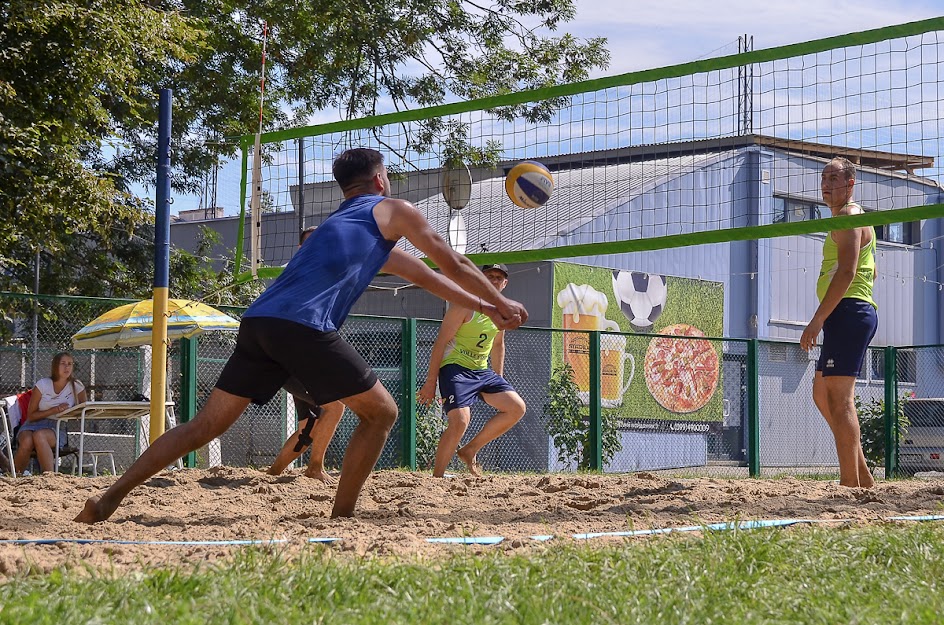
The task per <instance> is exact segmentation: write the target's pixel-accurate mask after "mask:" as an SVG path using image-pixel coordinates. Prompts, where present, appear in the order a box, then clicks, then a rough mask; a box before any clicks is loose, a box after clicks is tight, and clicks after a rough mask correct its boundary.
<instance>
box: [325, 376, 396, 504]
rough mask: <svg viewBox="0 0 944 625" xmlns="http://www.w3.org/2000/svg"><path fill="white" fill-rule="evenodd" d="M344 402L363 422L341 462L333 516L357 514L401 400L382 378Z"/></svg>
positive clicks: (352, 437)
mask: <svg viewBox="0 0 944 625" xmlns="http://www.w3.org/2000/svg"><path fill="white" fill-rule="evenodd" d="M341 402H342V403H343V404H344V405H346V406H347V407H348V408H350V409H351V411H352V412H354V414H355V415H357V418H358V420H359V423H358V424H357V427H356V428H354V433H353V434H352V435H351V440H350V441H349V442H348V445H347V451H346V452H345V453H344V460H343V462H342V463H341V477H340V479H339V480H338V492H337V495H335V498H334V509H333V510H332V511H331V516H332V518H333V517H347V516H352V515H353V514H354V507H355V505H356V504H357V498H358V497H359V496H360V494H361V488H363V486H364V482H365V481H367V477H368V476H369V475H370V472H371V471H373V469H374V465H376V464H377V460H378V459H380V452H382V451H383V446H384V443H386V442H387V436H389V435H390V430H391V429H392V428H393V424H394V423H395V422H396V420H397V403H396V402H395V401H394V400H393V397H391V396H390V393H388V392H387V389H385V388H384V386H383V384H381V383H380V381H379V380H378V381H377V382H375V383H374V386H373V387H372V388H371V389H370V390H368V391H364V392H363V393H358V394H357V395H353V396H351V397H345V398H343V399H342V400H341Z"/></svg>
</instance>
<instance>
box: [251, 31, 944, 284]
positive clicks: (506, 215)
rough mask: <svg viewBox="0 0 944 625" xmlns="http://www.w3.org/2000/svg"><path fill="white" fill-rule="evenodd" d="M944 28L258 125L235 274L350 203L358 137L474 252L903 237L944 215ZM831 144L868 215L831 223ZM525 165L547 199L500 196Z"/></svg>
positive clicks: (513, 255) (402, 187)
mask: <svg viewBox="0 0 944 625" xmlns="http://www.w3.org/2000/svg"><path fill="white" fill-rule="evenodd" d="M942 35H944V17H942V18H934V19H929V20H924V21H920V22H913V23H909V24H903V25H898V26H890V27H886V28H880V29H875V30H869V31H864V32H858V33H851V34H847V35H842V36H837V37H830V38H826V39H819V40H815V41H808V42H805V43H798V44H793V45H787V46H781V47H777V48H770V49H765V50H752V49H751V46H750V44H749V40H747V39H746V38H745V40H744V45H743V46H742V49H741V51H740V52H738V53H737V54H731V55H726V56H720V57H716V58H710V59H704V60H699V61H695V62H691V63H684V64H680V65H673V66H669V67H662V68H657V69H651V70H645V71H637V72H630V73H626V74H622V75H618V76H611V77H606V78H599V79H594V80H587V81H583V82H578V83H572V84H566V85H560V86H555V87H550V88H545V89H540V90H534V91H527V92H519V93H508V94H504V95H499V96H494V97H489V98H484V99H480V100H475V101H464V102H455V103H451V104H446V105H441V106H436V107H429V108H418V109H413V110H406V111H401V112H395V113H390V114H385V115H377V116H373V117H366V118H362V119H355V120H349V121H343V122H336V123H328V124H322V125H317V126H308V127H303V128H294V129H289V130H284V131H279V132H272V133H265V134H262V135H261V136H260V137H256V136H255V135H250V136H246V137H243V138H242V139H241V144H242V165H243V166H242V172H243V174H242V193H241V203H242V211H243V212H242V217H243V219H241V221H240V240H241V241H242V242H243V245H242V246H241V247H240V248H239V249H237V263H236V272H237V274H242V275H244V276H245V275H246V272H247V271H248V270H249V269H250V268H253V267H254V268H255V273H256V274H257V275H260V276H262V277H271V276H273V275H277V274H278V273H279V272H280V271H281V266H282V265H283V264H284V263H286V262H287V261H288V259H289V258H290V257H291V255H292V253H293V252H294V250H295V249H296V247H297V245H298V235H299V231H300V230H302V229H304V228H306V227H309V226H316V225H318V224H319V223H321V221H323V220H324V219H325V218H326V217H327V216H328V215H329V214H330V213H331V212H332V211H334V210H335V209H336V208H337V206H338V204H339V203H340V201H341V200H342V196H341V192H340V190H339V189H338V188H337V185H336V184H335V182H334V181H333V179H332V177H331V164H332V161H333V159H334V157H336V156H337V155H338V154H339V153H340V152H342V151H343V150H345V149H347V148H351V147H370V148H375V149H377V150H380V151H381V152H383V153H384V155H385V157H386V163H387V166H388V169H389V170H390V172H391V182H392V185H393V189H392V194H393V196H394V197H398V198H402V199H406V200H409V201H411V202H412V203H413V204H414V205H415V206H416V207H417V208H418V209H419V210H420V211H421V212H422V213H423V214H425V215H426V217H427V219H428V220H429V222H430V223H431V224H432V226H433V228H435V229H436V231H437V232H439V233H440V234H441V235H442V236H443V237H444V239H446V240H447V241H449V242H450V244H451V245H452V246H453V247H454V248H455V249H457V250H458V251H460V252H462V253H465V254H468V255H469V256H471V257H473V258H474V260H475V261H476V262H478V263H485V262H488V263H492V262H503V263H518V262H525V261H538V260H551V259H560V258H575V257H586V256H589V255H592V256H598V255H606V254H618V253H625V252H634V251H645V250H655V249H663V248H672V247H680V246H691V245H699V244H705V243H719V242H727V241H736V240H752V239H764V238H771V237H781V236H788V235H797V234H808V233H814V232H822V231H825V230H830V229H837V228H848V227H853V226H864V225H873V226H883V227H886V228H888V229H889V231H893V230H894V229H896V228H897V229H898V230H894V231H896V232H899V231H900V232H902V233H903V234H902V235H901V236H902V237H905V236H906V234H904V233H906V232H907V228H908V227H907V226H906V225H904V224H908V223H911V222H916V221H919V220H922V219H928V218H933V217H940V216H944V205H942V204H941V203H940V201H941V200H940V194H939V192H940V184H939V183H940V181H941V173H942V172H941V167H942V165H941V162H942V161H941V156H942V149H944V144H942V136H941V135H942V125H944V124H942V115H941V112H942V96H944V83H942V69H944V65H942V61H944V43H942V41H941V39H942ZM834 156H844V157H846V158H848V159H849V160H851V161H852V162H854V163H856V164H857V167H858V168H859V175H858V181H859V182H857V186H856V189H857V193H856V199H857V200H858V201H859V202H860V203H861V204H862V206H863V207H864V208H865V209H866V212H865V214H862V215H856V216H848V217H839V218H831V221H829V222H828V223H824V221H823V219H822V218H824V217H827V216H828V215H829V212H828V210H824V208H825V207H823V206H822V200H821V197H820V190H819V183H820V172H821V170H822V167H823V165H824V164H825V162H826V161H828V160H829V159H830V158H832V157H834ZM525 159H531V160H537V161H540V162H541V163H543V164H544V165H545V166H547V167H548V168H549V169H550V170H551V172H552V173H553V175H554V178H555V190H554V193H553V195H552V196H551V198H550V200H549V201H548V202H547V203H546V204H545V205H544V206H542V207H540V208H536V209H523V208H519V207H517V206H516V205H515V204H513V203H512V201H511V200H510V199H509V198H508V196H507V195H506V193H505V188H504V182H505V174H506V173H507V172H508V170H510V168H511V167H512V166H514V165H515V164H516V163H517V162H519V161H521V160H525ZM254 163H255V164H254ZM250 206H252V207H253V208H254V212H255V214H254V215H249V213H250V211H249V207H250ZM247 215H248V216H249V219H247ZM903 242H907V241H903ZM399 245H401V246H403V247H404V248H405V249H407V250H408V251H410V252H412V253H415V254H418V255H419V252H418V251H417V250H415V249H414V248H412V246H411V245H410V244H409V242H406V241H401V242H400V244H399Z"/></svg>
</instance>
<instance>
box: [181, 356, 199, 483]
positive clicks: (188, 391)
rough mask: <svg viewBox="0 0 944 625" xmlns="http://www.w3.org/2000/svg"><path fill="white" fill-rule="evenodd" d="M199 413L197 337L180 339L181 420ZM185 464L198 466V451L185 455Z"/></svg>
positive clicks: (189, 418) (188, 466)
mask: <svg viewBox="0 0 944 625" xmlns="http://www.w3.org/2000/svg"><path fill="white" fill-rule="evenodd" d="M196 414H197V339H195V338H183V339H180V422H181V423H186V422H187V421H190V420H191V419H193V417H194V416H195V415H196ZM184 466H185V467H187V468H188V469H192V468H194V467H196V466H197V453H196V452H195V451H191V452H190V453H188V454H187V455H186V456H184Z"/></svg>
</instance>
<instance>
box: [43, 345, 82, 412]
mask: <svg viewBox="0 0 944 625" xmlns="http://www.w3.org/2000/svg"><path fill="white" fill-rule="evenodd" d="M66 356H68V357H69V358H72V363H73V364H75V358H73V356H72V354H70V353H69V352H59V353H58V354H56V355H55V356H53V357H52V370H51V372H50V374H49V377H50V378H52V380H53V381H54V382H55V380H56V377H57V376H58V375H59V363H60V362H61V361H62V359H63V358H65V357H66ZM72 371H73V373H72V375H71V376H69V378H68V379H69V380H74V379H75V368H74V367H73V369H72ZM76 401H78V400H76Z"/></svg>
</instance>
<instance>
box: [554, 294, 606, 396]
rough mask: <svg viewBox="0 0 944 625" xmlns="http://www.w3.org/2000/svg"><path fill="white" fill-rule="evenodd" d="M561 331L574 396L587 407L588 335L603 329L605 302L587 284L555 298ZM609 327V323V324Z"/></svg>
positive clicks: (565, 360) (588, 391)
mask: <svg viewBox="0 0 944 625" xmlns="http://www.w3.org/2000/svg"><path fill="white" fill-rule="evenodd" d="M557 305H558V306H560V308H561V313H562V316H563V325H564V329H565V330H578V331H577V332H565V333H564V362H565V363H567V364H568V365H570V367H571V368H572V369H573V370H574V382H575V383H576V384H577V388H578V389H579V392H578V393H577V395H578V396H579V397H580V400H581V401H582V402H583V403H584V404H588V403H590V334H589V333H590V332H591V331H593V330H599V329H601V328H602V327H603V325H604V323H606V322H607V319H606V318H605V317H604V314H605V313H606V307H607V305H608V300H607V298H606V295H604V294H603V293H601V292H600V291H597V290H596V289H594V288H593V287H592V286H590V285H589V284H574V283H573V282H571V283H569V284H568V285H567V286H566V287H564V289H563V290H561V291H560V292H559V293H558V294H557ZM610 323H612V322H610Z"/></svg>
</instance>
